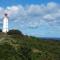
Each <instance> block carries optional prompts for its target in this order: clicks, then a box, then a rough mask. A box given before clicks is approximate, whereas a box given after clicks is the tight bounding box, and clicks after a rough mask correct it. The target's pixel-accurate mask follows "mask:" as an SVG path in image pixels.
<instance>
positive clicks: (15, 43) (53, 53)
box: [0, 30, 60, 60]
mask: <svg viewBox="0 0 60 60" xmlns="http://www.w3.org/2000/svg"><path fill="white" fill-rule="evenodd" d="M0 60H60V41H57V40H44V39H41V38H37V37H32V36H27V35H23V34H22V32H20V31H19V30H10V31H9V32H8V33H7V34H5V33H2V32H0Z"/></svg>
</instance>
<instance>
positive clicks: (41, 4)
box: [0, 0, 60, 38]
mask: <svg viewBox="0 0 60 60" xmlns="http://www.w3.org/2000/svg"><path fill="white" fill-rule="evenodd" d="M5 12H7V13H8V17H9V29H19V30H21V31H22V32H23V33H24V34H27V35H33V36H37V37H56V38H60V0H0V28H2V25H3V23H2V19H3V15H4V13H5Z"/></svg>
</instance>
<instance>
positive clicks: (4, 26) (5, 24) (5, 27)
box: [2, 13, 8, 33]
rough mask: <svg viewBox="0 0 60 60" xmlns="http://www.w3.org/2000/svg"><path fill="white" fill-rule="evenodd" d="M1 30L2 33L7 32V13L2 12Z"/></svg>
mask: <svg viewBox="0 0 60 60" xmlns="http://www.w3.org/2000/svg"><path fill="white" fill-rule="evenodd" d="M2 32H4V33H7V32H8V14H7V13H5V14H4V18H3V30H2Z"/></svg>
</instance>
